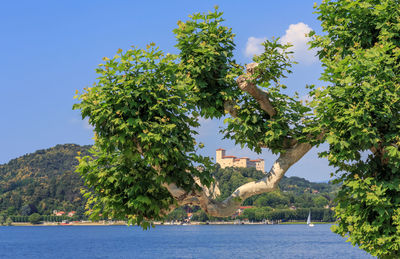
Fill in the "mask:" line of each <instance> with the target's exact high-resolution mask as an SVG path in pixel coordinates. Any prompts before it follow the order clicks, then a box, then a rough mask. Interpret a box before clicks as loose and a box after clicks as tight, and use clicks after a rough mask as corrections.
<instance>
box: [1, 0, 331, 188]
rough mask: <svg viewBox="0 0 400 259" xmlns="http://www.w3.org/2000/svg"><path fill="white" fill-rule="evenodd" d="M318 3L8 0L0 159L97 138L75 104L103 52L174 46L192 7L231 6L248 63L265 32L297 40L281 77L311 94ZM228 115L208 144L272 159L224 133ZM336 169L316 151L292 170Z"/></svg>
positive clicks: (205, 130) (208, 128) (307, 173)
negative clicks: (289, 68)
mask: <svg viewBox="0 0 400 259" xmlns="http://www.w3.org/2000/svg"><path fill="white" fill-rule="evenodd" d="M314 2H315V1H308V0H303V1H295V0H292V1H287V0H282V1H246V2H245V1H236V0H232V1H120V0H114V1H105V0H104V1H94V0H92V1H40V0H39V1H2V3H1V10H2V15H1V16H0V32H1V41H0V51H1V52H0V53H1V62H0V90H1V102H0V118H1V124H0V125H1V126H0V164H2V163H6V162H8V161H9V160H10V159H12V158H16V157H18V156H21V155H24V154H26V153H31V152H34V151H35V150H37V149H44V148H49V147H52V146H54V145H56V144H64V143H76V144H81V145H82V144H92V143H93V140H92V137H93V132H92V130H91V128H90V126H89V125H87V123H86V122H85V121H82V120H81V118H80V114H79V112H78V111H73V110H72V109H71V108H72V105H73V103H74V100H73V96H74V93H75V90H76V89H78V90H82V89H83V88H84V87H86V86H89V85H91V84H92V83H93V82H95V80H96V74H95V72H94V71H95V68H96V67H97V65H98V64H99V63H101V62H102V60H101V58H102V57H105V56H113V55H114V54H115V52H116V51H117V49H118V48H122V49H124V50H126V49H128V48H129V47H130V46H131V45H135V46H138V47H145V45H146V44H148V43H150V42H155V43H156V44H157V45H158V46H159V47H160V48H161V49H162V50H164V51H165V52H170V53H176V50H175V48H174V45H175V39H174V35H173V33H172V30H173V29H174V28H175V27H176V23H177V21H178V20H186V19H187V16H188V15H189V14H191V13H194V12H205V11H208V10H212V9H213V7H214V6H215V5H218V6H219V7H220V11H223V12H224V18H225V20H226V22H225V24H226V25H227V26H230V27H232V29H233V31H234V33H236V39H235V42H236V45H237V49H236V53H235V54H236V60H237V61H238V62H240V63H242V64H244V63H249V62H251V58H250V57H251V56H252V55H253V54H256V53H257V51H258V48H259V43H260V42H261V41H262V39H264V38H271V37H281V38H282V40H285V41H290V42H292V43H295V49H294V50H295V53H296V54H295V59H297V61H299V64H297V65H296V66H295V67H294V73H293V74H292V75H290V77H289V78H288V79H285V80H284V83H285V84H287V85H288V89H289V91H291V92H294V91H298V92H299V93H300V95H301V96H303V97H304V98H305V97H306V94H307V92H306V90H305V87H304V86H305V85H306V84H317V85H322V84H323V83H322V82H319V81H318V78H319V76H320V73H321V71H322V69H321V65H320V63H319V62H318V60H317V59H315V58H314V57H313V53H312V52H310V51H308V50H307V49H306V47H305V45H304V44H305V42H306V40H307V39H305V38H304V32H307V30H309V29H313V30H315V31H316V32H317V33H321V29H320V23H319V21H318V20H317V15H316V14H313V11H314V10H313V4H314ZM220 126H222V122H221V121H217V120H212V121H210V120H203V123H202V127H201V128H200V129H199V133H200V134H199V136H198V139H199V141H201V142H203V143H204V144H205V148H204V149H203V150H202V151H201V152H202V153H203V154H205V155H209V156H213V157H214V156H215V149H217V148H220V147H221V148H225V149H226V150H227V153H228V154H229V155H237V156H249V157H251V158H264V159H265V161H266V167H267V168H269V167H270V166H271V165H272V163H273V161H274V159H275V157H274V156H273V155H271V154H270V153H269V152H268V151H267V150H266V151H264V152H263V153H262V154H259V155H257V154H254V153H252V152H250V151H249V150H247V149H243V150H242V149H240V147H238V146H234V144H233V143H232V142H230V141H222V140H221V136H220V135H219V134H217V132H218V127H220ZM332 171H333V169H332V168H329V167H328V165H327V162H326V161H325V160H322V159H318V158H317V150H312V151H311V152H310V153H309V154H307V155H306V156H305V157H304V158H303V159H302V160H301V161H300V162H299V163H298V164H296V165H295V166H293V167H292V168H291V169H290V170H289V172H288V173H287V175H289V176H290V175H297V176H300V177H304V178H306V179H309V180H313V181H323V180H328V179H329V174H330V172H332Z"/></svg>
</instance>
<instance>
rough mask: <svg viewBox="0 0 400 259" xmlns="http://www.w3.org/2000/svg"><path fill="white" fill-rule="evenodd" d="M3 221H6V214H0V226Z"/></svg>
mask: <svg viewBox="0 0 400 259" xmlns="http://www.w3.org/2000/svg"><path fill="white" fill-rule="evenodd" d="M5 222H6V216H5V215H2V214H0V226H2V225H4V223H5Z"/></svg>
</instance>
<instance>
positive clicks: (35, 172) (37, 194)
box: [0, 144, 90, 216]
mask: <svg viewBox="0 0 400 259" xmlns="http://www.w3.org/2000/svg"><path fill="white" fill-rule="evenodd" d="M89 148H90V146H79V145H75V144H65V145H57V146H55V147H52V148H49V149H44V150H38V151H36V152H34V153H32V154H26V155H24V156H21V157H19V158H16V159H13V160H11V161H10V162H8V163H7V164H3V165H0V214H1V213H4V214H7V215H23V216H26V215H30V214H32V213H34V212H38V213H40V214H42V215H50V214H52V211H53V210H64V211H71V210H75V211H77V210H80V211H81V210H82V209H83V207H84V200H83V198H82V196H81V194H80V189H81V188H82V187H83V181H82V180H81V178H80V176H79V175H78V174H77V173H75V172H74V170H75V167H76V165H77V164H78V161H77V159H76V156H77V155H78V152H81V153H82V154H83V155H85V154H88V150H89Z"/></svg>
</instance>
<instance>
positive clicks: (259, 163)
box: [216, 148, 265, 173]
mask: <svg viewBox="0 0 400 259" xmlns="http://www.w3.org/2000/svg"><path fill="white" fill-rule="evenodd" d="M216 162H217V163H218V164H219V165H220V166H221V168H225V167H243V168H250V167H254V168H255V169H257V170H259V171H261V172H263V173H264V172H265V170H264V159H255V160H250V158H248V157H240V158H237V157H236V156H226V155H225V149H222V148H219V149H217V151H216Z"/></svg>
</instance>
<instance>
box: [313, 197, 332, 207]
mask: <svg viewBox="0 0 400 259" xmlns="http://www.w3.org/2000/svg"><path fill="white" fill-rule="evenodd" d="M312 200H313V203H314V207H317V208H323V207H325V206H326V205H328V203H329V201H328V200H327V199H326V198H325V197H323V196H320V195H318V196H316V197H313V199H312Z"/></svg>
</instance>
